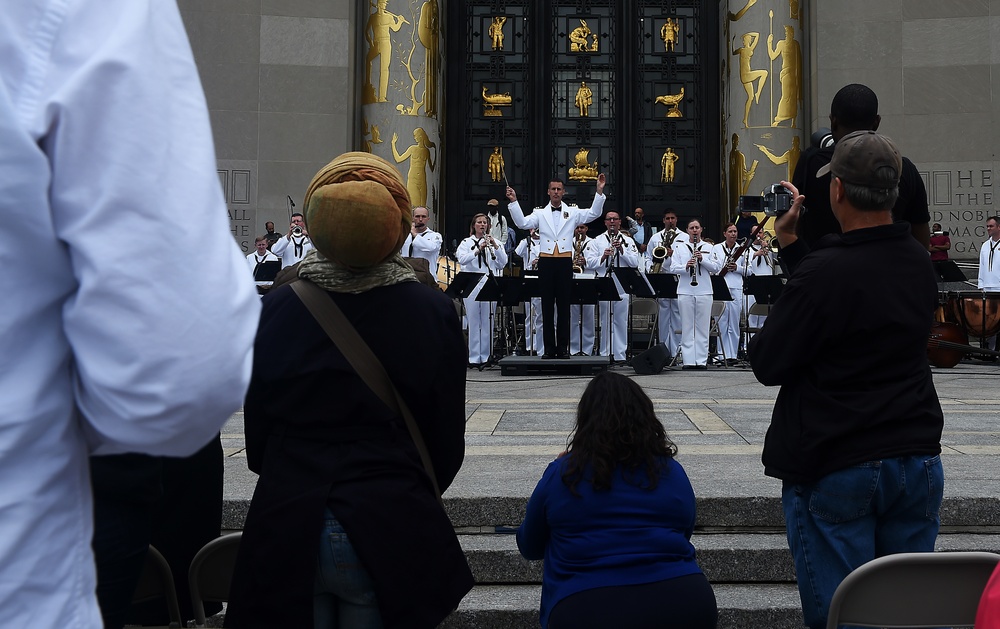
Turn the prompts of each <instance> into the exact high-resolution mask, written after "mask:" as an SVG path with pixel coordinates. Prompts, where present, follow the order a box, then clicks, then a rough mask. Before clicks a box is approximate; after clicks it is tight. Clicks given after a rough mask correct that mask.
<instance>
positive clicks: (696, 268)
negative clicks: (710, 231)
mask: <svg viewBox="0 0 1000 629" xmlns="http://www.w3.org/2000/svg"><path fill="white" fill-rule="evenodd" d="M691 243H692V244H693V245H694V246H693V247H692V248H691V257H692V258H694V259H695V261H694V264H693V265H691V266H690V267H689V268H690V270H691V286H697V285H698V274H699V273H701V261H700V260H698V257H697V253H698V245H699V243H698V237H697V236H691Z"/></svg>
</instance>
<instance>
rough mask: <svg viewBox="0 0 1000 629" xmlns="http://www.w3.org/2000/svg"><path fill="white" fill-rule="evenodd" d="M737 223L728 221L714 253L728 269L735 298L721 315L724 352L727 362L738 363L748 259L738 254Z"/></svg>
mask: <svg viewBox="0 0 1000 629" xmlns="http://www.w3.org/2000/svg"><path fill="white" fill-rule="evenodd" d="M736 233H737V232H736V223H726V229H725V231H724V232H723V235H724V237H725V240H723V241H722V242H720V243H719V244H717V245H715V246H714V247H713V248H712V253H713V254H715V257H716V258H717V259H718V260H719V261H720V262H721V263H722V266H723V267H724V268H726V269H728V270H727V271H726V275H725V278H724V279H725V280H726V286H728V287H729V294H730V295H732V297H733V300H732V301H727V302H726V308H725V310H723V311H722V315H721V316H720V317H719V332H720V333H721V341H722V352H723V353H724V354H725V355H726V362H727V363H729V364H731V365H732V364H736V353H737V351H739V346H740V313H741V311H742V309H743V277H744V275H745V274H746V266H747V265H746V259H745V258H744V257H743V256H742V255H737V250H738V249H739V245H737V244H736Z"/></svg>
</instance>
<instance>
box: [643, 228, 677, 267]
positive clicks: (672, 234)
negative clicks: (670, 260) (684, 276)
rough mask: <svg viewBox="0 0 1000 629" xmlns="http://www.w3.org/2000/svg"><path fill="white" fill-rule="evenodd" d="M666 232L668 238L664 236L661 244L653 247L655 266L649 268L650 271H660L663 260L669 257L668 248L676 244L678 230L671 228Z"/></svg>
mask: <svg viewBox="0 0 1000 629" xmlns="http://www.w3.org/2000/svg"><path fill="white" fill-rule="evenodd" d="M666 234H667V235H666V238H663V239H662V240H661V241H660V244H659V245H657V246H655V247H653V251H652V253H651V254H650V255H652V257H653V267H652V268H651V269H650V270H649V272H650V273H659V272H660V269H661V268H662V267H663V261H664V260H666V259H667V250H669V249H670V247H671V246H672V245H673V244H674V239H675V238H677V234H678V231H677V230H676V229H671V230H670V231H668V232H666Z"/></svg>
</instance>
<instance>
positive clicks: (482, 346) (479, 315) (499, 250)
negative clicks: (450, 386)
mask: <svg viewBox="0 0 1000 629" xmlns="http://www.w3.org/2000/svg"><path fill="white" fill-rule="evenodd" d="M489 229H490V219H489V218H487V216H486V215H485V214H476V215H475V216H473V217H472V225H471V226H470V228H469V234H470V235H469V237H468V238H466V239H465V240H463V241H462V242H461V243H459V245H458V250H457V251H456V252H455V258H456V259H457V260H458V263H459V264H460V265H461V270H462V271H466V272H469V273H482V275H483V276H482V278H480V280H479V282H478V283H477V284H476V287H475V288H474V289H473V291H472V293H470V294H469V296H468V297H466V298H465V314H466V319H467V320H468V322H469V366H470V367H478V368H479V369H480V370H482V368H483V366H485V365H486V363H488V362H489V360H490V353H491V352H492V349H493V347H492V346H493V325H492V320H493V314H494V311H495V310H494V309H495V308H496V303H495V302H483V301H476V297H478V296H479V292H480V291H481V290H482V289H483V286H484V285H485V284H486V280H487V279H488V278H489V277H490V276H492V275H495V274H499V273H500V272H501V271H502V270H503V267H504V265H505V264H507V252H505V251H504V250H503V247H502V246H500V243H498V242H497V241H496V240H495V239H494V238H493V237H492V236H490V234H489Z"/></svg>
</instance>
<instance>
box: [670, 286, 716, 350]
mask: <svg viewBox="0 0 1000 629" xmlns="http://www.w3.org/2000/svg"><path fill="white" fill-rule="evenodd" d="M677 303H678V306H679V307H680V311H681V352H682V353H683V354H684V365H685V366H687V365H707V364H708V331H709V328H710V327H711V324H712V296H711V295H678V296H677Z"/></svg>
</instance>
